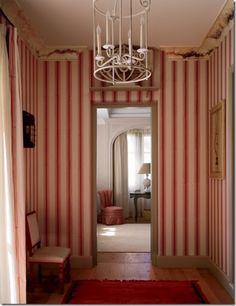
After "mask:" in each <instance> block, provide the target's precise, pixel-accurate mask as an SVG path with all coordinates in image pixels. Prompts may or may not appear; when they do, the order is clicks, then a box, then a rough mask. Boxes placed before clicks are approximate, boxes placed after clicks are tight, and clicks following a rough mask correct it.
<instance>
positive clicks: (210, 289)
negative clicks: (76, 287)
mask: <svg viewBox="0 0 236 306" xmlns="http://www.w3.org/2000/svg"><path fill="white" fill-rule="evenodd" d="M71 276H72V280H76V279H119V280H122V279H124V280H129V279H136V280H198V281H199V285H200V287H201V289H202V291H203V293H204V294H205V295H206V297H207V299H208V301H209V302H210V304H221V305H222V304H223V305H225V304H232V305H233V304H234V301H233V299H232V298H231V297H230V295H229V294H228V293H227V291H226V290H225V289H224V288H223V287H222V286H221V285H220V284H219V283H218V281H217V280H216V279H215V278H214V277H213V276H212V275H211V274H210V272H209V271H208V270H207V269H161V268H158V267H155V266H153V265H152V264H151V258H150V253H98V264H97V266H95V267H93V268H90V269H72V271H71ZM68 289H69V284H67V285H66V286H65V294H66V292H67V290H68ZM63 297H64V295H61V294H59V292H58V289H57V288H54V290H52V291H50V292H48V293H47V292H45V291H44V290H43V288H42V286H41V287H40V286H38V287H37V288H35V290H34V293H30V292H28V293H27V303H28V304H59V303H61V302H62V300H63Z"/></svg>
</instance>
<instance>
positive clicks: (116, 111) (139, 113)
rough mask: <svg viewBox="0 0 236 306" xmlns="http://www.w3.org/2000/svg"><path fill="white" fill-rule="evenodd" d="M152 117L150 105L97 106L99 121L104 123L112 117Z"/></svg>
mask: <svg viewBox="0 0 236 306" xmlns="http://www.w3.org/2000/svg"><path fill="white" fill-rule="evenodd" d="M123 118H129V119H132V118H140V119H141V118H148V119H150V118H151V108H150V107H113V108H97V123H98V124H104V123H105V122H106V121H108V120H110V119H123Z"/></svg>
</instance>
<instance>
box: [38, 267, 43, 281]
mask: <svg viewBox="0 0 236 306" xmlns="http://www.w3.org/2000/svg"><path fill="white" fill-rule="evenodd" d="M38 280H39V282H40V283H41V280H42V265H41V264H39V265H38Z"/></svg>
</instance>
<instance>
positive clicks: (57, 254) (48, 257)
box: [29, 247, 71, 263]
mask: <svg viewBox="0 0 236 306" xmlns="http://www.w3.org/2000/svg"><path fill="white" fill-rule="evenodd" d="M70 254H71V250H70V249H69V248H64V247H42V248H39V249H37V250H36V251H35V252H34V254H33V256H31V257H29V261H30V262H41V263H43V262H45V263H63V262H64V261H65V260H66V258H67V257H69V256H70Z"/></svg>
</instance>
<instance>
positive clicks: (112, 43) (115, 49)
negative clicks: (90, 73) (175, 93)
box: [93, 0, 151, 85]
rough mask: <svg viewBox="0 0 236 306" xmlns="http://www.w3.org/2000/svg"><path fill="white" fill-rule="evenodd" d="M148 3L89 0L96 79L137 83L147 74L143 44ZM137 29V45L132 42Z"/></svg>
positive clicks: (145, 39)
mask: <svg viewBox="0 0 236 306" xmlns="http://www.w3.org/2000/svg"><path fill="white" fill-rule="evenodd" d="M133 2H135V5H133ZM127 3H129V5H128V7H127V5H126V4H127ZM150 5H151V0H129V1H127V0H125V1H123V0H109V1H107V0H93V51H94V77H95V78H96V79H98V80H100V81H102V82H107V83H112V84H113V85H114V84H129V83H134V82H140V81H144V80H147V79H148V78H149V77H150V76H151V72H150V70H149V69H148V47H147V36H148V29H147V23H148V13H149V11H150ZM137 30H138V32H139V33H137V34H139V35H138V36H139V46H138V47H137V46H135V45H134V32H135V31H136V32H137ZM136 36H137V35H136Z"/></svg>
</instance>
